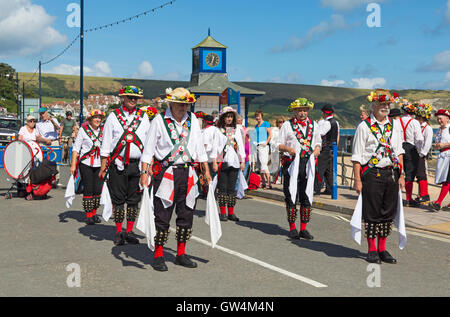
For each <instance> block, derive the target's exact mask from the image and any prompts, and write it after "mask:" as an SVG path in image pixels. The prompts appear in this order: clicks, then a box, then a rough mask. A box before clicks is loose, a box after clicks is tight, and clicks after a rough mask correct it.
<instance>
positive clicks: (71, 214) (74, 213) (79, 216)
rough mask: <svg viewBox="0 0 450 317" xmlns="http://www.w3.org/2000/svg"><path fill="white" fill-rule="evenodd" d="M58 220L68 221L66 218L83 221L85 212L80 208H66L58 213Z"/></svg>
mask: <svg viewBox="0 0 450 317" xmlns="http://www.w3.org/2000/svg"><path fill="white" fill-rule="evenodd" d="M58 217H59V222H68V221H67V220H66V219H75V220H76V221H78V222H84V221H85V220H86V213H85V212H84V211H80V210H68V211H64V212H62V213H60V214H59V215H58Z"/></svg>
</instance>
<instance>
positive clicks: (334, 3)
mask: <svg viewBox="0 0 450 317" xmlns="http://www.w3.org/2000/svg"><path fill="white" fill-rule="evenodd" d="M320 2H321V3H322V6H324V7H330V8H332V9H334V10H336V11H350V10H353V9H355V8H357V7H360V6H362V5H365V4H368V3H371V2H375V1H374V0H321V1H320ZM377 2H382V1H381V0H378V1H377Z"/></svg>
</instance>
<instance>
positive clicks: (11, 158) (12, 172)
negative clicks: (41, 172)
mask: <svg viewBox="0 0 450 317" xmlns="http://www.w3.org/2000/svg"><path fill="white" fill-rule="evenodd" d="M32 160H33V152H32V150H31V147H30V146H29V145H28V144H27V143H26V142H24V141H18V140H16V141H12V142H10V143H8V145H6V148H5V151H4V152H3V166H4V167H5V171H6V173H7V174H8V175H9V176H10V177H12V178H14V179H22V178H25V177H27V176H28V174H30V171H31V167H32V163H33V162H32Z"/></svg>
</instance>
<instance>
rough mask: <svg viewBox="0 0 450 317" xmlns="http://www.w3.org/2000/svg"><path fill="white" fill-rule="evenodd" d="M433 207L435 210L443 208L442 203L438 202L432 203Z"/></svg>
mask: <svg viewBox="0 0 450 317" xmlns="http://www.w3.org/2000/svg"><path fill="white" fill-rule="evenodd" d="M430 206H431V208H433V209H434V210H435V211H439V210H441V205H439V204H438V203H437V202H432V203H430Z"/></svg>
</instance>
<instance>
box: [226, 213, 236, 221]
mask: <svg viewBox="0 0 450 317" xmlns="http://www.w3.org/2000/svg"><path fill="white" fill-rule="evenodd" d="M228 220H231V221H239V218H238V217H236V215H235V214H232V215H228Z"/></svg>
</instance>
